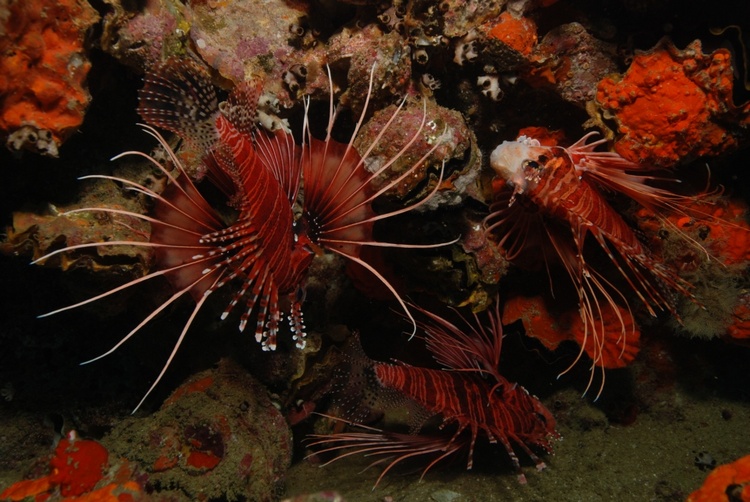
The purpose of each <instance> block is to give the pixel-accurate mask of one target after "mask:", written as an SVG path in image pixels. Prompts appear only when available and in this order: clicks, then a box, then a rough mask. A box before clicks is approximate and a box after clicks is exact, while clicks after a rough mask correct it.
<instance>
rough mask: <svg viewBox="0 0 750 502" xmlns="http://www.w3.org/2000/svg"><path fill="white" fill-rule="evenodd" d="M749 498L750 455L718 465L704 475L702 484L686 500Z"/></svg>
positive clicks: (710, 501)
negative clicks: (704, 478)
mask: <svg viewBox="0 0 750 502" xmlns="http://www.w3.org/2000/svg"><path fill="white" fill-rule="evenodd" d="M718 500H726V501H727V502H730V501H743V502H745V501H748V500H750V455H748V456H746V457H742V458H740V459H737V460H735V461H734V462H732V463H731V464H725V465H720V466H719V467H717V468H716V469H714V470H713V471H711V474H709V475H708V476H707V477H706V480H705V481H704V482H703V486H701V487H700V488H699V489H697V490H695V491H694V492H693V493H691V494H690V495H689V496H688V498H687V502H715V501H718Z"/></svg>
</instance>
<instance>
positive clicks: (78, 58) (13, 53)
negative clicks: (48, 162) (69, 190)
mask: <svg viewBox="0 0 750 502" xmlns="http://www.w3.org/2000/svg"><path fill="white" fill-rule="evenodd" d="M2 9H3V10H4V11H5V12H3V16H2V21H1V22H2V26H1V27H0V33H2V36H1V37H0V53H2V54H3V57H2V58H0V96H2V98H1V99H0V132H1V133H2V136H4V139H5V140H6V146H7V147H8V148H10V149H11V150H14V151H18V150H20V149H22V148H28V149H31V150H34V151H37V152H39V153H42V154H45V155H49V156H52V157H56V156H57V151H58V148H59V147H60V145H61V144H62V143H63V142H64V141H65V140H66V139H67V138H68V137H69V136H70V135H71V134H72V133H73V132H74V131H75V130H76V129H77V128H78V126H80V125H81V122H83V116H84V114H85V112H86V108H87V107H88V104H89V101H90V100H91V97H90V96H89V93H88V90H87V89H86V84H85V81H86V76H87V75H88V72H89V68H90V67H91V63H90V62H89V60H88V58H87V56H86V52H85V47H84V45H85V35H86V31H87V30H88V29H89V27H90V26H91V25H93V24H94V23H96V22H97V21H98V20H99V16H98V14H97V13H96V11H95V10H94V8H93V7H91V6H90V5H89V4H88V3H87V2H84V1H81V0H63V1H38V2H12V3H9V4H7V5H6V6H3V8H2Z"/></svg>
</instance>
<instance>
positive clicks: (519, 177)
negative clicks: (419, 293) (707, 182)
mask: <svg viewBox="0 0 750 502" xmlns="http://www.w3.org/2000/svg"><path fill="white" fill-rule="evenodd" d="M596 134H597V133H596V132H591V133H588V134H586V135H585V136H583V137H582V138H581V139H580V140H579V141H577V142H576V143H574V144H573V145H571V146H569V147H567V148H563V147H560V146H543V145H541V144H540V142H539V141H538V140H536V139H533V138H529V137H527V136H520V137H519V138H518V139H517V140H516V141H504V142H503V143H501V144H500V145H499V146H498V147H497V148H495V150H494V151H493V152H492V154H491V157H490V165H491V166H492V168H493V169H494V171H495V173H496V174H497V176H498V177H499V178H501V180H502V181H504V186H503V189H501V190H500V191H499V193H498V194H497V197H496V200H495V201H494V202H493V203H492V204H491V206H490V214H489V216H487V218H486V219H485V229H486V231H487V232H488V233H490V234H493V235H496V236H497V241H498V244H499V245H500V246H501V247H503V248H504V249H505V251H506V255H507V257H508V259H509V260H511V261H513V260H518V259H522V258H523V257H524V256H523V255H525V254H528V253H532V254H533V253H534V252H541V253H542V257H543V260H544V261H545V263H546V265H547V267H548V270H549V264H550V262H552V261H554V260H553V258H556V259H557V261H558V262H559V263H560V264H561V265H562V267H563V268H564V270H565V271H566V272H567V275H568V276H569V277H570V279H571V281H572V283H573V285H574V286H575V289H576V292H577V297H578V303H579V310H580V316H581V320H582V323H583V329H584V334H583V343H581V350H580V352H579V354H578V357H576V359H575V361H573V363H572V364H571V366H570V367H572V366H573V365H575V364H576V363H577V362H578V361H579V360H580V358H581V356H582V354H583V352H584V351H586V352H587V353H588V355H589V356H590V357H591V359H592V367H591V377H590V379H589V382H588V385H587V387H586V390H587V391H588V389H589V388H590V387H591V385H592V382H593V376H594V372H595V370H596V368H597V366H598V367H599V369H600V370H601V372H602V379H601V386H600V387H599V391H598V393H597V397H598V396H599V395H601V392H602V390H603V386H604V368H605V367H606V365H605V363H604V362H603V356H602V354H603V353H604V351H605V350H607V349H609V347H607V346H606V344H607V343H609V342H608V340H612V339H614V340H615V343H617V344H620V345H621V346H622V351H621V352H620V355H621V356H622V354H623V352H624V351H625V349H626V345H627V343H628V336H629V335H631V336H632V334H633V330H635V329H636V328H635V324H634V322H633V314H632V311H631V308H630V306H629V304H628V301H627V299H626V297H625V294H624V293H623V292H621V291H620V290H619V289H618V287H617V286H616V285H615V284H614V283H613V282H612V280H611V279H610V278H608V277H607V276H606V275H605V274H604V273H602V271H600V270H597V269H596V268H595V267H592V266H591V265H590V264H589V263H588V262H587V261H586V258H585V254H584V244H585V242H586V240H587V237H588V236H593V238H594V240H595V241H596V242H597V243H598V245H599V246H600V247H601V249H603V250H604V252H605V253H606V254H607V256H608V258H609V260H610V261H611V263H612V264H613V265H614V268H615V269H616V270H617V272H618V274H619V276H620V277H621V278H622V279H623V280H624V282H625V283H626V284H627V285H628V286H629V288H630V289H632V291H633V292H635V294H636V295H637V296H638V298H639V299H640V300H641V301H642V302H643V304H644V305H645V307H646V309H647V310H648V312H649V313H650V314H651V315H653V316H655V315H656V309H660V310H666V311H668V312H670V313H671V314H672V315H674V316H675V317H676V318H677V319H679V315H678V313H677V311H676V308H675V295H676V294H682V295H685V296H686V297H688V298H690V299H691V300H693V301H695V302H697V300H696V299H695V298H694V297H693V295H692V293H691V284H690V283H688V282H687V281H686V280H684V279H682V278H681V277H680V276H679V275H678V274H677V273H676V271H675V270H673V269H672V268H670V267H669V266H667V265H665V264H664V263H661V262H660V261H659V260H657V259H656V258H655V257H654V256H653V255H652V253H651V252H650V251H649V249H648V248H647V247H646V246H645V245H644V244H643V243H642V242H641V241H640V240H639V238H638V236H637V234H636V232H635V230H633V228H631V227H630V225H628V223H627V222H626V221H625V220H624V219H623V217H622V216H621V215H620V214H619V213H618V212H617V211H616V210H615V209H614V208H613V207H612V206H611V205H610V204H609V202H608V201H607V199H606V198H605V197H604V195H603V191H608V192H614V193H621V194H623V195H625V196H627V197H629V198H630V199H632V200H633V201H634V202H636V203H637V204H638V205H640V206H641V207H643V208H645V209H647V210H650V211H651V212H652V213H654V214H655V215H656V216H657V217H659V215H661V214H680V215H689V216H692V217H701V218H711V215H709V214H706V213H701V212H700V211H699V210H696V209H691V202H693V201H694V199H695V197H688V196H685V195H680V194H676V193H673V192H670V191H669V190H666V189H663V188H658V187H655V186H652V185H649V184H648V182H650V181H654V180H656V181H667V180H666V179H665V178H663V177H657V176H654V175H653V174H652V172H653V169H651V168H648V167H645V166H640V165H638V164H634V163H632V162H629V161H628V160H626V159H624V158H622V157H621V156H620V155H618V154H617V153H614V152H604V151H597V150H596V148H597V147H599V146H601V145H602V144H603V143H605V141H606V140H604V139H599V140H594V141H591V142H589V139H591V138H592V137H593V136H595V135H596ZM705 195H706V194H700V195H698V196H697V197H704V196H705ZM696 213H699V214H696ZM664 220H665V223H666V224H667V225H669V222H668V221H666V218H664ZM671 226H672V227H674V225H671ZM675 230H676V231H677V232H678V233H679V229H677V228H675ZM684 238H685V239H687V240H689V241H690V240H691V239H690V238H689V237H688V236H684ZM691 244H692V245H695V246H697V247H698V248H700V249H701V250H702V251H703V252H706V253H707V251H705V249H704V248H703V247H702V246H701V245H700V243H698V242H695V241H692V243H691ZM621 304H622V305H624V307H623V308H621V307H620V305H621ZM607 317H609V318H610V319H616V321H615V322H614V324H615V325H616V324H619V329H617V328H616V329H617V332H616V333H607V328H609V327H611V326H609V325H607V322H606V321H605V318H607ZM589 337H591V338H590V339H589ZM570 367H569V368H568V370H569V369H570ZM568 370H566V371H568ZM563 373H564V372H563Z"/></svg>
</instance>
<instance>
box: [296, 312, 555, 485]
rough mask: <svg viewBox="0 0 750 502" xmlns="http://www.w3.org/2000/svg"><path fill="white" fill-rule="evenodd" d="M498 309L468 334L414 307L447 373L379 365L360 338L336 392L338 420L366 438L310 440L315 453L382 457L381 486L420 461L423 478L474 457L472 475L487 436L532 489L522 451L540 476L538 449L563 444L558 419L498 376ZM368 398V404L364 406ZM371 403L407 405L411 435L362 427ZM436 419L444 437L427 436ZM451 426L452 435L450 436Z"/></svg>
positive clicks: (466, 324)
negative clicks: (479, 444) (395, 471)
mask: <svg viewBox="0 0 750 502" xmlns="http://www.w3.org/2000/svg"><path fill="white" fill-rule="evenodd" d="M499 305H500V303H499V301H498V302H496V304H495V309H494V312H490V313H489V314H488V315H487V318H488V325H487V326H485V325H483V324H482V321H481V320H480V319H479V316H478V315H477V314H474V320H473V322H471V321H469V320H467V319H466V318H465V317H463V316H461V315H460V314H459V317H460V319H461V324H462V325H463V327H459V326H457V325H456V324H454V323H452V322H450V321H448V320H446V319H444V318H442V317H440V316H438V315H436V314H434V313H431V312H428V311H427V310H424V309H422V308H420V307H415V308H416V309H417V310H418V311H419V312H421V314H422V315H423V316H424V317H425V318H426V319H427V320H426V321H422V320H418V321H417V324H418V326H419V328H420V332H421V333H422V334H420V335H418V336H420V337H421V338H423V339H424V341H425V344H426V348H427V350H428V351H429V352H430V353H431V354H432V356H433V358H434V359H435V361H436V362H437V363H438V364H439V365H440V366H441V367H442V369H431V368H423V367H417V366H411V365H409V364H406V363H403V362H399V361H395V362H394V363H393V364H390V363H382V362H377V361H373V360H371V359H369V358H367V356H366V355H365V354H364V351H363V350H362V348H361V346H360V345H359V340H358V337H356V336H355V337H354V343H353V348H349V350H348V355H347V359H348V366H350V368H348V370H347V371H345V372H344V373H345V374H346V375H347V377H346V381H345V383H344V384H343V385H341V384H340V385H338V386H337V387H339V389H338V390H336V391H335V393H336V394H338V398H337V401H338V403H339V405H338V406H339V408H340V409H342V411H343V414H344V416H345V417H346V418H345V419H340V418H336V417H331V418H334V419H335V420H343V421H344V422H346V423H349V424H352V425H355V426H356V427H358V428H360V429H362V430H364V432H343V433H335V434H329V435H320V434H317V435H312V436H310V437H311V439H313V441H312V442H310V444H309V446H311V447H313V448H314V447H316V446H322V447H323V448H322V449H321V450H319V451H317V453H327V452H336V453H341V454H340V455H339V456H337V457H335V458H333V459H332V460H329V461H328V462H326V463H325V464H323V465H324V466H325V465H328V464H330V463H332V462H335V461H337V460H340V459H342V458H346V457H349V456H351V455H357V454H365V455H367V456H374V457H379V460H376V461H375V462H374V463H373V464H371V466H372V465H376V464H381V463H387V466H386V467H385V469H384V470H383V471H382V473H381V474H380V476H379V477H378V479H377V481H376V482H375V486H377V485H378V484H379V483H380V481H381V480H382V479H383V476H385V475H386V474H387V473H388V471H390V470H391V469H392V468H393V467H394V466H396V465H398V464H400V463H401V462H404V461H406V460H409V459H413V458H417V457H430V458H431V460H430V461H429V463H428V464H427V466H426V467H425V468H424V469H423V471H422V477H424V475H425V474H426V473H427V472H428V471H429V470H430V469H431V468H432V467H433V466H435V465H436V464H437V463H439V462H440V461H442V460H444V459H446V458H449V457H452V456H454V455H458V454H460V453H465V454H466V455H467V456H468V460H467V465H466V468H467V469H471V468H472V466H473V458H474V446H475V444H476V441H477V439H478V438H479V437H483V438H484V439H486V440H487V441H488V442H490V443H493V444H494V443H498V442H499V443H500V444H501V445H502V447H503V449H504V450H505V452H506V453H507V454H508V457H509V458H510V460H511V462H512V464H513V467H514V468H515V471H516V472H517V475H518V479H519V481H520V482H521V483H525V482H526V477H525V475H524V474H523V472H522V470H521V463H520V461H519V458H518V456H517V454H516V449H520V450H521V451H523V452H524V453H525V454H526V455H527V456H528V457H529V458H531V459H532V460H533V461H534V463H535V464H536V468H537V469H538V470H542V469H544V468H545V467H546V465H545V463H544V461H543V460H542V459H541V458H539V456H537V454H536V453H535V452H534V451H533V449H538V450H541V451H543V452H545V453H551V452H552V439H555V438H558V437H559V434H558V433H557V432H556V431H555V425H556V423H555V419H554V417H553V416H552V414H551V413H550V412H549V410H548V409H547V408H546V407H545V406H544V405H543V404H542V402H541V401H540V400H539V399H538V398H537V397H536V396H533V395H531V394H529V392H528V391H527V390H526V389H525V388H523V387H522V386H520V385H518V384H517V383H511V382H509V381H508V380H507V379H506V378H505V377H504V376H502V375H501V374H500V372H499V370H498V366H499V364H500V352H501V349H502V341H503V329H502V324H501V315H500V307H499ZM353 368H355V369H353ZM358 375H360V376H359V378H358ZM363 386H365V387H366V388H362V387H363ZM369 387H374V388H369ZM373 396H374V397H373ZM363 397H367V398H368V399H367V400H362V398H363ZM363 401H364V402H363ZM367 401H369V402H367ZM371 402H376V403H378V404H383V405H384V406H393V405H394V404H405V405H406V406H407V407H408V409H409V411H410V416H411V417H412V423H411V424H410V426H411V430H410V433H409V434H405V433H397V432H388V431H382V430H379V429H375V428H373V427H369V426H365V425H362V424H359V423H358V422H360V421H362V419H363V417H365V416H366V415H367V411H369V410H370V408H369V406H371ZM433 417H440V419H441V420H442V423H441V424H440V427H439V431H438V432H433V433H424V432H422V429H423V427H424V424H425V422H427V420H429V419H431V418H433ZM451 427H453V428H454V430H453V432H449V429H450V428H451ZM420 479H421V478H420Z"/></svg>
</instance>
